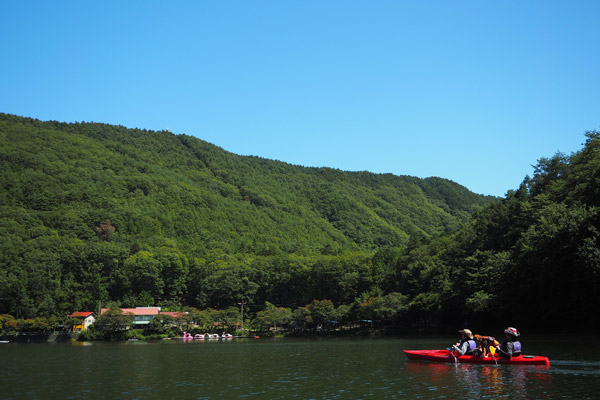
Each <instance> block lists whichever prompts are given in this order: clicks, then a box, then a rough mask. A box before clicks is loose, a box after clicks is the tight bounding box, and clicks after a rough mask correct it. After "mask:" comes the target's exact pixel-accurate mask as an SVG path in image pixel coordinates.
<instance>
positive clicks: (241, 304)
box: [238, 301, 248, 332]
mask: <svg viewBox="0 0 600 400" xmlns="http://www.w3.org/2000/svg"><path fill="white" fill-rule="evenodd" d="M238 304H239V305H240V306H242V332H244V304H248V302H247V301H244V302H240V303H238Z"/></svg>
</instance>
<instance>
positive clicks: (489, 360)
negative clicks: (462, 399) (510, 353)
mask: <svg viewBox="0 0 600 400" xmlns="http://www.w3.org/2000/svg"><path fill="white" fill-rule="evenodd" d="M404 354H406V357H408V359H409V360H421V361H435V362H444V363H456V362H459V363H465V364H516V365H545V366H547V367H549V366H550V360H548V357H542V356H526V355H520V356H516V357H513V358H511V359H508V358H498V357H486V358H481V357H477V356H467V355H465V356H454V355H453V354H452V353H451V352H450V351H449V350H404Z"/></svg>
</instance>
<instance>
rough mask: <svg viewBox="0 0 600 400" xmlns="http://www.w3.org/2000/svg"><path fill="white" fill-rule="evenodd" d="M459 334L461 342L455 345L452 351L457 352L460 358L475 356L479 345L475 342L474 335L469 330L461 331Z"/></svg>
mask: <svg viewBox="0 0 600 400" xmlns="http://www.w3.org/2000/svg"><path fill="white" fill-rule="evenodd" d="M458 333H460V334H461V338H460V342H458V343H455V344H454V345H453V346H452V349H453V350H456V352H457V353H458V355H459V356H463V355H470V354H473V352H474V351H475V349H477V343H475V340H473V333H472V332H471V331H470V330H468V329H461V330H460V331H458Z"/></svg>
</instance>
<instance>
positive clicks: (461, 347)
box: [454, 340, 469, 356]
mask: <svg viewBox="0 0 600 400" xmlns="http://www.w3.org/2000/svg"><path fill="white" fill-rule="evenodd" d="M454 348H455V349H456V352H457V353H458V355H460V356H462V355H464V354H465V353H466V352H467V350H468V349H469V343H468V342H467V341H466V340H461V341H460V343H459V344H458V346H455V347H454Z"/></svg>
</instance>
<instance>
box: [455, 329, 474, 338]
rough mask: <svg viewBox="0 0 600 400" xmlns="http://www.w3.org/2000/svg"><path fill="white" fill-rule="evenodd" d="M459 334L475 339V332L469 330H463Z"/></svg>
mask: <svg viewBox="0 0 600 400" xmlns="http://www.w3.org/2000/svg"><path fill="white" fill-rule="evenodd" d="M458 333H464V334H465V335H467V336H468V337H469V339H473V332H471V331H470V330H468V329H461V330H460V331H458Z"/></svg>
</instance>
